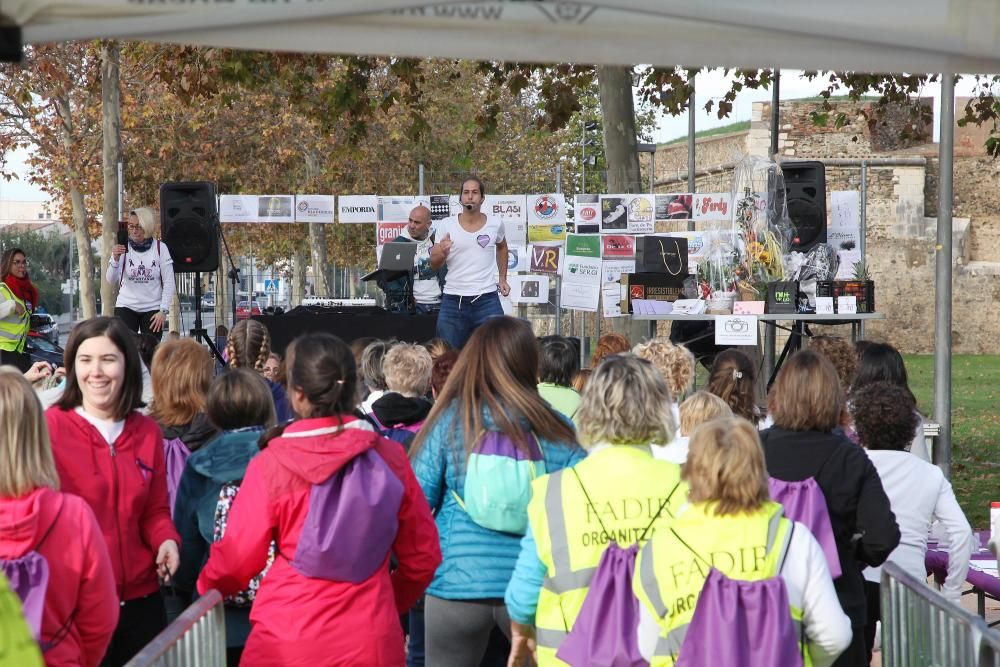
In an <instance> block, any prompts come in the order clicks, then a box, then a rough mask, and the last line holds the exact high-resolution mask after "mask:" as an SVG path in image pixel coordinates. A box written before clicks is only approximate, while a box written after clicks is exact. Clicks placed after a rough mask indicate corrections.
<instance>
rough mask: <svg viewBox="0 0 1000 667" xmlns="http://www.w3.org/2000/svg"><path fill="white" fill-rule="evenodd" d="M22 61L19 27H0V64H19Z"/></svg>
mask: <svg viewBox="0 0 1000 667" xmlns="http://www.w3.org/2000/svg"><path fill="white" fill-rule="evenodd" d="M22 60H24V44H23V43H22V41H21V26H16V25H5V26H0V63H19V62H21V61H22Z"/></svg>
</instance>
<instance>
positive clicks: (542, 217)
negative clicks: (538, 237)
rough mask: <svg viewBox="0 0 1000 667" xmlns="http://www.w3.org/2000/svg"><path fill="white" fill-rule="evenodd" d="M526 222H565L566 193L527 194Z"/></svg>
mask: <svg viewBox="0 0 1000 667" xmlns="http://www.w3.org/2000/svg"><path fill="white" fill-rule="evenodd" d="M527 204H528V224H529V225H556V224H563V223H565V222H566V195H563V194H559V193H552V194H546V195H528V196H527Z"/></svg>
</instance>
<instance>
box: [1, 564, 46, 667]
mask: <svg viewBox="0 0 1000 667" xmlns="http://www.w3.org/2000/svg"><path fill="white" fill-rule="evenodd" d="M44 664H45V663H43V662H42V652H41V651H40V650H39V648H38V642H36V641H35V638H34V637H32V636H31V630H30V629H29V628H28V623H27V622H26V621H25V620H24V615H23V613H22V611H21V599H20V598H19V597H18V596H17V593H15V592H14V591H13V590H11V588H10V584H9V583H8V582H7V577H5V576H4V574H3V572H0V665H17V667H36V665H37V667H42V665H44Z"/></svg>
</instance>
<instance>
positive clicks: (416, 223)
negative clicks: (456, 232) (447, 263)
mask: <svg viewBox="0 0 1000 667" xmlns="http://www.w3.org/2000/svg"><path fill="white" fill-rule="evenodd" d="M401 242H402V243H408V242H413V243H416V244H417V252H416V255H415V256H414V258H413V271H412V273H410V274H409V275H406V276H403V277H400V278H397V279H395V280H391V281H385V280H380V281H379V287H381V288H382V289H383V290H384V291H385V297H386V309H387V310H389V311H390V312H393V313H416V314H418V315H429V314H436V313H437V312H438V311H439V310H440V309H441V282H442V280H443V278H444V273H445V269H444V268H442V269H441V270H440V271H437V270H435V269H433V268H431V247H432V246H433V245H434V235H433V234H431V211H430V209H429V208H427V207H426V206H417V207H416V208H415V209H413V210H412V211H410V215H409V219H408V221H407V224H406V229H404V230H403V233H402V234H400V235H399V236H397V237H396V238H395V239H393V243H401ZM383 252H384V250H383ZM411 294H412V300H411Z"/></svg>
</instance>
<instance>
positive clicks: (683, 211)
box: [654, 192, 694, 220]
mask: <svg viewBox="0 0 1000 667" xmlns="http://www.w3.org/2000/svg"><path fill="white" fill-rule="evenodd" d="M693 197H694V196H693V195H692V194H691V193H690V192H676V193H668V194H665V195H656V197H655V200H654V205H655V207H656V219H657V220H690V219H691V206H692V203H693Z"/></svg>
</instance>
